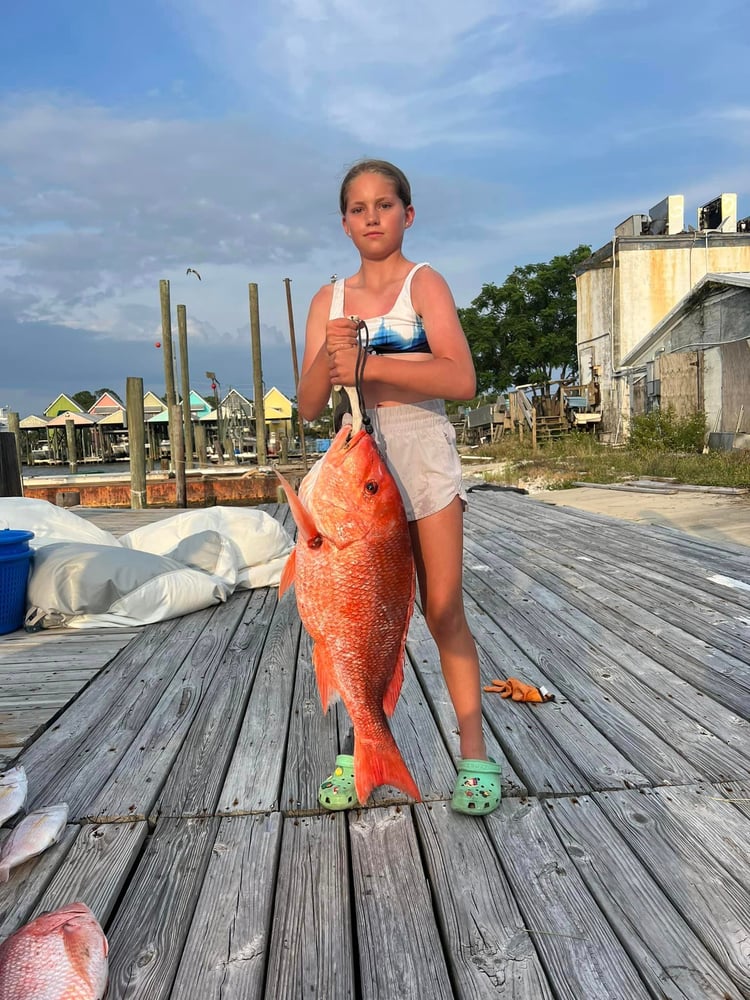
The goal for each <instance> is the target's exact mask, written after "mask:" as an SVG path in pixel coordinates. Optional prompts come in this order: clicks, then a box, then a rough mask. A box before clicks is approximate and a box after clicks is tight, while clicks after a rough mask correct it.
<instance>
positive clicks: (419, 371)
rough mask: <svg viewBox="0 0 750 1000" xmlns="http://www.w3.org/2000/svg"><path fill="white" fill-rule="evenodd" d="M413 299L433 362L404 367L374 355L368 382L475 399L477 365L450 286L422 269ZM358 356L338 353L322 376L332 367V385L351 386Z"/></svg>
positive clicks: (414, 284) (428, 394) (392, 359)
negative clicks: (475, 366)
mask: <svg viewBox="0 0 750 1000" xmlns="http://www.w3.org/2000/svg"><path fill="white" fill-rule="evenodd" d="M411 296H412V304H413V305H414V309H415V311H416V312H417V314H418V315H419V316H421V317H422V322H423V323H424V328H425V332H426V334H427V339H428V341H429V345H430V352H431V354H432V357H431V358H430V359H429V360H424V361H420V363H419V364H404V363H403V361H402V360H401V359H399V358H398V357H388V356H383V355H377V354H375V355H371V356H370V357H368V359H367V364H366V366H365V370H364V381H365V382H366V383H367V382H379V383H382V384H384V385H390V386H393V387H394V388H398V389H406V390H408V391H409V392H410V393H414V394H417V395H421V396H423V397H424V398H425V399H432V398H440V399H461V400H463V399H473V398H474V396H475V395H476V373H475V371H474V362H473V360H472V357H471V351H470V350H469V345H468V343H467V341H466V337H465V335H464V332H463V330H462V329H461V324H460V323H459V321H458V313H457V311H456V304H455V302H454V300H453V296H452V294H451V291H450V288H449V287H448V284H447V282H446V281H445V279H444V278H443V277H442V276H441V275H440V274H438V273H437V271H433V270H432V269H431V268H429V267H423V268H420V270H419V271H417V273H416V274H415V275H414V279H413V281H412V286H411ZM323 341H325V336H324V337H323ZM324 351H325V347H324ZM356 354H357V352H356V351H355V350H351V349H344V350H340V351H337V352H336V353H335V354H334V355H333V357H332V358H331V359H330V366H328V364H326V363H325V359H324V363H323V366H322V372H324V370H325V368H326V367H328V378H329V385H330V383H331V382H334V383H339V384H341V385H352V384H353V381H354V364H355V361H356Z"/></svg>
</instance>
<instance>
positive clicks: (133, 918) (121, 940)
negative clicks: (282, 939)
mask: <svg viewBox="0 0 750 1000" xmlns="http://www.w3.org/2000/svg"><path fill="white" fill-rule="evenodd" d="M218 825H219V821H218V820H216V819H167V818H165V819H162V820H160V821H159V823H158V824H157V827H156V830H155V831H154V833H153V835H152V837H151V838H150V839H149V841H148V843H147V845H146V849H145V851H144V853H143V855H142V857H141V860H140V863H139V865H138V867H137V869H136V870H135V873H134V875H133V879H132V881H131V883H130V884H129V886H128V891H127V894H126V896H125V898H124V899H123V901H122V902H121V904H120V905H119V906H118V908H117V911H116V913H115V915H114V918H113V920H112V923H111V925H110V926H109V927H108V928H106V932H107V938H108V940H109V983H110V985H109V990H110V993H109V995H110V996H112V997H114V998H116V1000H129V998H132V1000H136V998H137V1000H167V998H168V997H169V996H170V994H171V992H172V983H173V981H174V977H175V973H176V971H177V966H178V965H179V961H180V956H181V954H182V948H183V944H184V942H185V939H186V937H187V934H188V931H189V928H190V922H191V920H192V917H193V911H194V909H195V903H196V900H197V898H198V895H199V893H200V890H201V885H202V884H203V877H204V875H205V872H206V868H207V866H208V862H209V858H210V855H211V850H212V848H213V845H214V840H215V838H216V831H217V829H218ZM178 872H179V877H178V878H176V877H175V874H176V873H178Z"/></svg>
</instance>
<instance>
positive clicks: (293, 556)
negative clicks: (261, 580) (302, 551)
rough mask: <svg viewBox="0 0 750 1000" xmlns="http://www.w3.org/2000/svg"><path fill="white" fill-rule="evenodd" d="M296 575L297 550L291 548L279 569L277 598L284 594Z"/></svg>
mask: <svg viewBox="0 0 750 1000" xmlns="http://www.w3.org/2000/svg"><path fill="white" fill-rule="evenodd" d="M296 575H297V550H296V549H292V551H291V552H290V553H289V557H288V559H287V561H286V562H285V563H284V568H283V569H282V571H281V579H280V580H279V600H281V598H282V597H283V596H284V594H285V593H286V591H287V590H289V588H290V587H291V586H292V584H293V583H294V578H295V576H296Z"/></svg>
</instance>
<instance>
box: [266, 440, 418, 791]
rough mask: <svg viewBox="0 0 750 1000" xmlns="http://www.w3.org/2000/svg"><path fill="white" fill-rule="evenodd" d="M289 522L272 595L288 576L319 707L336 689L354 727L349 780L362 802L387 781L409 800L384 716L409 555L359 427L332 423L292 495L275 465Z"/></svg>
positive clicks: (401, 630) (397, 655)
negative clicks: (308, 646)
mask: <svg viewBox="0 0 750 1000" xmlns="http://www.w3.org/2000/svg"><path fill="white" fill-rule="evenodd" d="M279 478H280V479H281V481H282V485H283V486H284V490H285V492H286V495H287V498H288V500H289V505H290V507H291V511H292V514H293V516H294V520H295V521H296V523H297V529H298V534H297V544H296V546H295V548H294V549H293V550H292V553H291V555H290V556H289V559H288V560H287V562H286V564H285V566H284V570H283V572H282V576H281V583H280V586H279V596H281V595H282V594H283V593H284V591H285V590H286V589H287V588H288V587H289V586H290V585H291V584H292V583H294V585H295V590H296V595H297V606H298V608H299V613H300V617H301V619H302V622H303V624H304V626H305V628H306V629H307V631H308V632H309V633H310V636H311V638H312V639H313V642H314V648H313V664H314V666H315V676H316V679H317V682H318V690H319V692H320V700H321V702H322V704H323V710H324V711H327V709H328V706H329V705H330V704H331V702H332V701H333V699H334V697H335V695H337V694H338V695H340V697H341V699H342V701H343V702H344V705H345V707H346V710H347V712H348V713H349V717H350V719H351V721H352V725H353V727H354V783H355V788H356V792H357V798H358V799H359V801H360V802H361V803H362V804H364V803H365V802H366V801H367V799H368V797H369V795H370V792H371V791H372V790H373V788H377V787H378V785H391V786H393V787H394V788H400V789H401V791H403V792H405V793H406V794H407V795H409V796H411V797H412V798H414V799H416V800H417V801H419V799H420V795H419V789H418V788H417V786H416V784H415V782H414V779H413V778H412V776H411V774H410V773H409V771H408V769H407V767H406V764H405V763H404V760H403V758H402V756H401V753H400V751H399V749H398V747H397V746H396V741H395V740H394V738H393V735H392V733H391V730H390V728H389V726H388V720H387V718H386V716H389V715H392V714H393V710H394V709H395V707H396V702H397V701H398V697H399V694H400V692H401V685H402V683H403V679H404V646H405V643H406V633H407V630H408V627H409V620H410V618H411V613H412V609H413V607H414V557H413V555H412V548H411V539H410V536H409V527H408V524H407V521H406V514H405V512H404V505H403V501H402V499H401V494H400V493H399V491H398V486H397V485H396V482H395V480H394V479H393V476H392V475H391V473H390V472H389V470H388V468H387V466H386V464H385V462H384V461H383V459H382V457H381V456H380V453H379V452H378V449H377V446H376V445H375V442H374V441H373V439H372V436H371V435H370V434H369V433H368V432H367V431H366V430H358V431H356V432H354V433H352V432H351V428H349V427H346V426H344V427H342V428H341V430H340V431H339V432H338V434H337V435H336V437H335V438H334V440H333V441H332V443H331V446H330V448H329V449H328V451H327V452H326V454H325V456H324V457H323V459H322V460H321V461H320V462H318V463H317V464H316V465H315V466H314V467H313V468H312V469H311V470H310V472H309V473H308V474H307V476H305V478H304V480H303V481H302V484H301V486H300V491H299V496H297V495H296V494H295V492H294V490H293V489H292V487H291V486H290V484H289V483H288V482H287V481H286V480H285V479H284V477H283V476H281V475H279Z"/></svg>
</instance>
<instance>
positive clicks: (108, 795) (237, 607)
mask: <svg viewBox="0 0 750 1000" xmlns="http://www.w3.org/2000/svg"><path fill="white" fill-rule="evenodd" d="M248 600H249V595H248V594H247V593H241V594H236V595H234V596H233V597H231V598H230V599H229V601H227V602H226V604H220V605H218V606H217V607H216V608H215V610H214V611H213V614H212V615H211V618H210V620H209V621H208V622H207V623H206V624H205V626H204V628H203V630H202V631H201V634H200V637H199V638H198V640H197V642H196V643H195V645H194V646H193V647H192V649H191V650H190V652H189V653H188V655H187V656H186V657H185V659H184V660H183V662H182V664H181V665H180V668H179V670H178V671H177V673H176V674H175V675H174V677H173V678H172V680H171V681H170V683H169V685H168V686H167V687H166V688H165V690H164V692H163V694H162V696H161V698H160V699H159V701H158V702H157V704H155V705H154V706H153V708H152V709H151V712H150V713H149V715H148V717H147V718H146V719H145V720H144V722H143V725H142V726H141V728H140V729H139V730H138V732H137V733H134V738H133V740H132V742H131V743H130V746H129V747H127V749H126V750H125V751H124V752H123V753H122V754H121V755H120V759H119V761H118V762H117V765H116V767H114V769H113V770H112V772H111V774H110V775H109V777H108V778H107V779H106V781H105V783H104V784H103V785H102V786H101V787H100V789H99V790H98V792H96V793H95V794H94V793H91V792H87V793H86V794H83V793H82V794H81V795H80V796H77V797H76V796H71V809H72V810H73V815H78V811H79V810H80V813H81V815H83V816H85V817H86V818H87V819H88V820H89V821H99V822H101V821H110V820H120V819H123V818H124V817H134V818H137V819H145V818H146V817H147V816H148V815H149V813H150V812H151V809H152V808H153V805H154V803H155V801H156V799H157V797H158V795H159V792H160V791H161V788H162V786H163V784H164V781H165V780H166V777H167V775H168V773H169V771H170V769H171V767H172V764H173V762H174V760H175V758H176V756H177V754H178V753H179V751H180V748H181V746H182V744H183V741H184V740H185V738H186V736H187V734H188V731H189V729H190V726H191V723H192V721H193V719H194V718H195V716H196V714H197V712H198V709H199V707H200V703H201V701H202V699H203V698H204V697H205V695H206V692H207V691H208V690H209V688H210V685H211V682H212V679H213V677H214V676H215V674H216V672H217V670H218V668H219V665H220V663H221V660H222V657H223V655H224V652H225V650H226V648H227V645H228V643H229V641H230V639H231V637H232V636H233V635H234V632H235V630H236V628H237V625H238V624H239V622H240V620H241V618H242V616H243V614H244V612H245V609H246V607H247V602H248ZM110 761H111V758H110ZM125 804H127V811H126V812H123V811H122V810H123V806H124V805H125Z"/></svg>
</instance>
